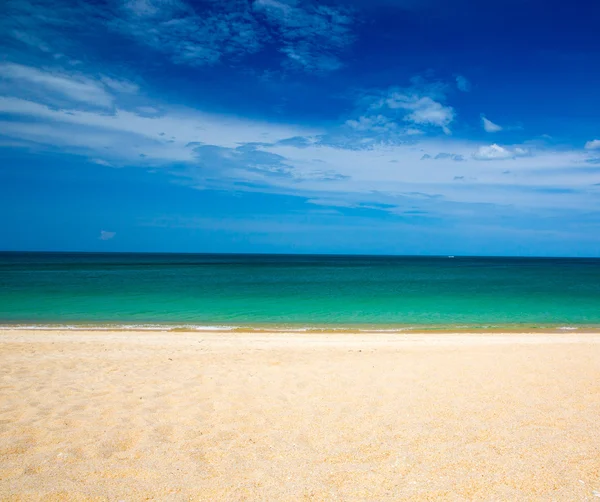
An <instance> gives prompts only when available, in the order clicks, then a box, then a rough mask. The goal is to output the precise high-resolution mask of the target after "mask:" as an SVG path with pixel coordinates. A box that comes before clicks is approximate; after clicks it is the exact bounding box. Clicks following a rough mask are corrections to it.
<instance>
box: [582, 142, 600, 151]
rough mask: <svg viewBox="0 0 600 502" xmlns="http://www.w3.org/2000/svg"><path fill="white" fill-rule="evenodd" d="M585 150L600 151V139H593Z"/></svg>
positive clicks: (586, 145)
mask: <svg viewBox="0 0 600 502" xmlns="http://www.w3.org/2000/svg"><path fill="white" fill-rule="evenodd" d="M585 149H586V150H598V149H600V139H593V140H591V141H588V142H587V143H586V144H585Z"/></svg>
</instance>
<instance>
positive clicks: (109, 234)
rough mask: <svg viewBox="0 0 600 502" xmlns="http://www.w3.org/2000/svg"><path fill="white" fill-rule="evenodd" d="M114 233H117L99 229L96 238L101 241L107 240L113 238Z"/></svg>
mask: <svg viewBox="0 0 600 502" xmlns="http://www.w3.org/2000/svg"><path fill="white" fill-rule="evenodd" d="M116 235H117V233H116V232H109V231H107V230H100V237H98V239H100V240H101V241H109V240H111V239H114V238H115V236H116Z"/></svg>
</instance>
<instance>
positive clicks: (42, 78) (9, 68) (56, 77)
mask: <svg viewBox="0 0 600 502" xmlns="http://www.w3.org/2000/svg"><path fill="white" fill-rule="evenodd" d="M0 75H1V77H0V78H1V80H0V82H2V81H3V82H4V84H2V85H1V87H0V90H2V91H4V92H5V93H6V92H7V91H9V90H13V92H14V90H17V91H18V92H19V93H23V92H30V93H33V94H35V95H36V96H38V97H39V98H40V99H45V100H46V102H48V101H50V102H55V101H56V100H65V99H66V100H69V101H75V102H78V103H85V104H89V105H94V106H99V107H105V108H108V107H110V106H112V104H113V101H114V97H113V96H112V95H111V94H110V93H109V92H107V90H106V88H105V86H104V85H103V84H102V83H100V82H98V81H95V80H93V79H90V78H88V77H84V76H77V75H68V74H64V73H61V72H53V71H50V70H40V69H38V68H33V67H30V66H24V65H20V64H15V63H0ZM6 84H8V85H6ZM9 86H10V89H8V87H9Z"/></svg>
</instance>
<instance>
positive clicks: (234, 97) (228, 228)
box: [0, 0, 600, 256]
mask: <svg viewBox="0 0 600 502" xmlns="http://www.w3.org/2000/svg"><path fill="white" fill-rule="evenodd" d="M2 10H3V16H2V17H1V18H0V48H1V51H0V250H31V251H149V252H211V253H212V252H240V253H247V252H248V253H341V254H346V253H360V254H410V255H414V254H426V255H448V254H452V255H519V256H600V94H599V93H600V30H599V29H598V20H599V19H600V2H597V1H591V0H586V1H582V0H573V1H570V2H565V1H554V0H544V1H539V0H518V1H517V0H501V1H497V2H482V1H480V0H454V1H452V2H449V1H447V0H345V1H343V0H330V1H311V0H306V1H301V0H205V1H198V0H195V1H191V0H109V1H89V0H88V1H83V2H78V1H65V0H52V1H36V0H31V1H28V0H4V1H3V7H2Z"/></svg>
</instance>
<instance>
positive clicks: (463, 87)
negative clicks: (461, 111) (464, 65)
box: [456, 75, 471, 92]
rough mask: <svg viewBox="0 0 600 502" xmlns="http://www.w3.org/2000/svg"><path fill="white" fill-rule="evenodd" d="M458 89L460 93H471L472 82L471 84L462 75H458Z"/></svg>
mask: <svg viewBox="0 0 600 502" xmlns="http://www.w3.org/2000/svg"><path fill="white" fill-rule="evenodd" d="M456 87H457V88H458V90H459V91H462V92H469V91H470V90H471V82H469V81H468V80H467V78H466V77H464V76H462V75H457V77H456Z"/></svg>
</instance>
